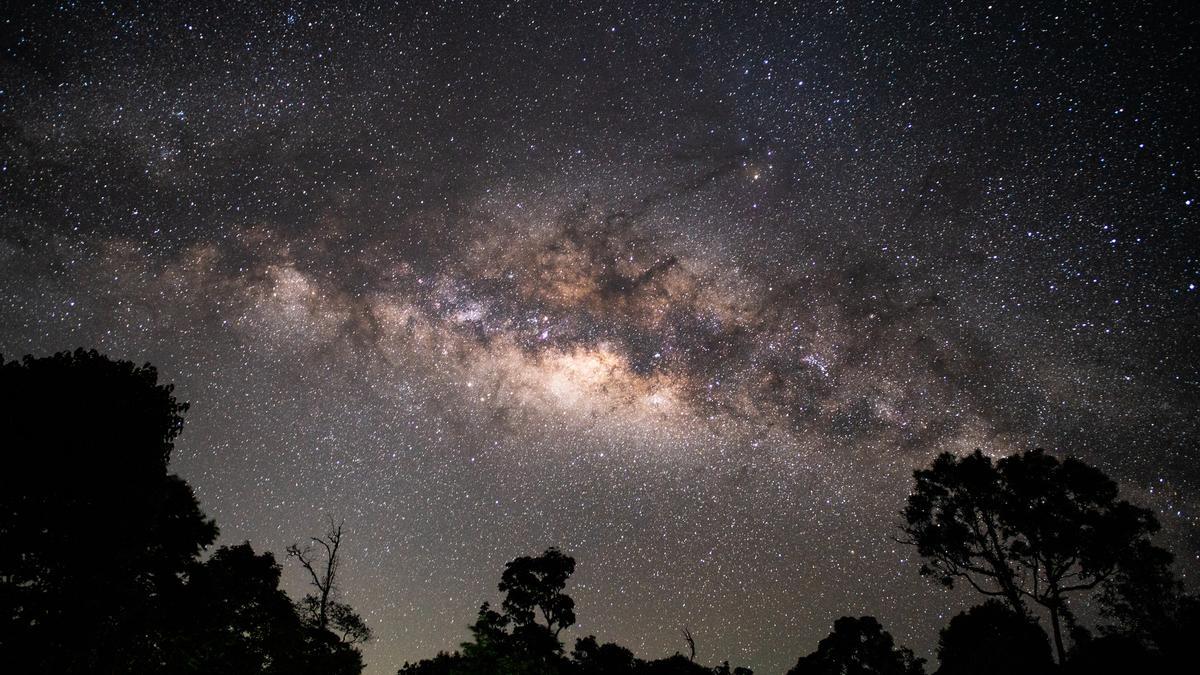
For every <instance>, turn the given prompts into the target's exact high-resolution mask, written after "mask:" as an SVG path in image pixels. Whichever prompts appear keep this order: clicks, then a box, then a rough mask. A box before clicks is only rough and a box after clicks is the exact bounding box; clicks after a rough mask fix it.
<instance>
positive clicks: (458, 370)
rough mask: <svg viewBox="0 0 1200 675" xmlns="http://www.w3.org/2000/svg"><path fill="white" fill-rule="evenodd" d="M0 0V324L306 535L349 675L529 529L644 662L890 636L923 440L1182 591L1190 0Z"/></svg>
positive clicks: (3, 331) (896, 624)
mask: <svg viewBox="0 0 1200 675" xmlns="http://www.w3.org/2000/svg"><path fill="white" fill-rule="evenodd" d="M34 4H35V6H34V7H32V8H25V9H21V10H18V11H17V12H16V13H14V14H12V15H11V16H10V17H8V18H6V19H5V21H4V23H3V25H2V26H0V35H2V36H3V37H2V42H0V44H2V46H3V52H2V61H0V161H2V162H3V164H2V166H0V194H2V195H3V197H2V201H0V234H2V236H0V265H2V270H3V272H2V276H0V280H2V281H0V300H2V303H0V351H2V352H3V354H4V355H5V356H6V357H13V356H18V355H20V354H23V353H35V354H46V353H50V352H53V351H57V350H62V349H68V348H74V347H76V346H86V347H93V346H94V347H96V348H98V349H101V350H102V351H104V352H106V353H108V354H110V355H112V356H114V357H120V358H126V359H131V360H134V361H138V362H143V361H150V362H152V363H154V364H155V365H157V366H158V367H159V368H160V370H161V372H162V373H163V376H164V377H165V379H166V380H168V381H173V382H175V383H176V384H177V386H178V393H179V395H180V397H181V398H183V399H185V400H188V401H190V402H191V403H192V408H191V410H190V412H189V414H188V421H187V426H186V429H185V432H184V435H183V438H182V439H181V442H180V443H179V445H178V446H177V448H176V453H175V457H174V461H173V467H174V469H175V470H176V471H177V472H179V473H180V474H181V475H182V476H183V477H185V478H186V479H187V480H188V481H189V482H191V483H192V484H193V485H194V486H195V487H196V490H197V493H198V495H199V496H200V498H201V499H202V501H203V505H204V508H205V509H206V511H207V512H208V513H209V514H210V515H212V516H213V517H215V518H216V519H217V521H218V523H219V524H220V525H221V527H222V541H225V542H237V541H241V540H243V539H249V540H250V541H251V542H252V543H253V544H254V545H255V546H256V547H258V548H260V549H267V550H274V551H275V552H276V553H279V552H281V551H282V550H283V549H284V547H285V546H286V545H287V544H288V543H290V542H292V541H295V540H298V539H302V538H303V537H305V536H307V535H309V534H313V533H316V532H318V531H319V530H320V528H321V527H322V523H323V522H324V519H325V517H326V516H334V517H339V518H345V519H346V523H347V529H348V532H349V534H348V542H349V543H348V546H349V547H350V548H349V550H348V553H347V555H348V558H347V560H346V565H345V571H344V589H343V594H344V598H345V599H346V600H347V601H348V602H350V603H351V604H352V605H354V606H355V607H356V608H358V609H360V610H361V611H362V613H363V614H364V616H365V617H366V618H367V619H368V621H369V622H370V623H371V624H372V627H373V628H374V630H375V634H376V635H377V636H378V639H377V641H376V642H375V643H374V644H372V645H370V646H369V647H368V648H367V650H366V652H365V653H366V657H367V660H368V663H369V664H370V665H369V668H368V672H370V673H373V674H379V673H387V672H392V671H394V669H395V668H396V667H397V666H398V665H399V664H400V663H401V662H402V661H404V660H406V659H407V660H413V659H416V658H419V657H424V656H429V655H431V654H432V653H434V652H436V651H437V650H439V649H446V648H452V647H454V646H455V645H456V644H457V643H458V642H459V641H461V640H462V639H464V638H465V637H466V631H465V625H466V623H467V622H469V621H470V620H471V618H472V617H473V614H474V610H475V608H476V607H477V606H478V604H479V603H480V602H482V601H483V600H487V599H492V597H493V594H494V584H495V582H496V580H497V578H498V574H499V570H500V568H501V567H502V565H503V563H504V562H505V561H506V560H508V559H511V558H513V557H515V556H517V555H521V554H528V553H533V552H536V551H539V550H541V549H543V548H545V547H547V546H551V545H557V546H560V547H562V548H563V549H565V550H567V551H568V552H570V553H571V554H573V555H574V556H575V557H576V558H577V560H578V562H579V571H578V573H577V574H576V576H575V578H574V579H573V581H572V587H571V588H572V594H573V595H574V596H575V597H576V601H577V603H578V608H577V610H578V615H579V617H580V623H581V625H580V626H578V627H577V628H576V629H574V630H573V633H574V634H576V635H586V634H589V633H594V634H596V635H597V636H599V637H600V638H601V639H603V640H613V641H617V642H620V643H622V644H626V645H628V646H630V647H632V648H633V649H634V650H635V651H636V652H638V653H639V655H644V656H656V655H664V654H669V653H672V652H673V651H675V650H678V649H683V644H682V642H681V638H680V626H682V625H685V624H686V625H687V626H688V627H689V628H690V629H691V631H692V633H693V634H694V635H695V636H696V640H697V643H698V649H699V656H700V657H701V658H703V659H704V660H706V661H716V660H721V659H725V658H728V659H730V660H731V661H734V662H737V663H743V664H746V665H749V666H752V667H754V668H755V669H756V670H759V672H768V673H769V672H778V671H781V670H783V669H785V668H786V667H787V666H790V665H791V664H792V663H793V662H794V659H795V658H796V657H797V656H798V655H799V654H801V653H805V652H807V651H809V650H811V648H812V646H813V645H814V644H815V642H816V640H817V639H819V638H820V637H821V636H823V635H824V634H825V633H826V632H827V631H828V629H829V626H830V625H831V623H832V621H833V619H834V618H836V617H838V616H840V615H842V614H855V615H858V614H873V615H875V616H878V617H880V618H881V620H882V621H883V623H884V625H885V626H886V627H887V628H889V629H890V630H891V631H892V632H893V633H895V634H896V635H897V637H898V639H900V640H901V641H903V642H906V643H909V644H912V645H913V646H914V647H916V648H917V649H918V651H919V652H923V653H925V654H926V655H928V654H929V653H930V650H931V648H932V645H933V644H934V640H935V638H936V630H937V628H938V627H940V626H941V625H943V624H944V622H945V620H946V619H947V618H948V617H949V616H950V615H951V614H952V613H953V612H954V611H957V609H958V608H960V607H962V606H964V604H965V603H967V602H969V601H970V600H971V598H970V597H968V596H966V595H963V594H955V593H948V592H944V591H942V590H939V589H937V588H934V587H933V586H932V585H930V584H928V583H927V582H925V581H923V580H922V579H920V578H919V575H918V574H917V561H916V560H915V559H914V558H913V555H914V554H913V552H912V551H911V550H908V549H906V548H905V547H904V546H901V545H899V544H897V543H895V541H894V539H893V537H894V535H895V534H896V530H895V524H896V520H897V514H898V512H899V510H900V508H901V505H902V502H903V498H904V496H905V494H906V493H907V490H908V488H909V479H910V476H911V471H912V469H913V468H914V467H917V466H920V465H922V464H923V463H926V462H928V461H929V460H930V458H931V457H932V456H933V455H934V454H936V453H937V452H940V451H950V452H955V453H964V452H968V451H970V450H972V449H974V448H977V447H978V448H983V449H984V450H985V451H986V452H988V453H990V454H993V455H1001V454H1006V453H1009V452H1013V451H1015V450H1018V449H1024V448H1029V447H1034V446H1041V447H1046V448H1048V449H1051V450H1053V451H1056V452H1060V453H1064V454H1074V455H1077V456H1081V457H1083V458H1085V459H1086V460H1088V461H1090V462H1093V463H1095V464H1097V465H1098V466H1100V467H1101V468H1103V469H1104V470H1106V471H1108V472H1109V473H1111V474H1112V475H1114V476H1115V477H1117V478H1118V479H1119V480H1120V481H1121V484H1122V488H1123V490H1125V492H1126V493H1127V494H1128V495H1129V496H1130V497H1131V498H1134V499H1135V500H1138V501H1141V502H1142V503H1145V504H1147V505H1150V506H1153V507H1154V508H1155V509H1156V510H1157V511H1158V512H1159V514H1160V516H1161V518H1162V520H1163V522H1164V525H1165V528H1166V532H1165V539H1164V540H1165V541H1166V542H1168V543H1169V544H1170V545H1172V547H1173V548H1174V549H1175V551H1176V553H1177V554H1178V555H1179V557H1180V558H1181V561H1180V562H1181V567H1180V571H1181V572H1183V573H1185V574H1187V575H1189V576H1190V575H1192V574H1194V573H1195V572H1196V570H1197V565H1198V560H1200V559H1198V557H1197V553H1196V551H1197V542H1200V536H1197V535H1200V530H1198V529H1197V525H1198V524H1200V523H1198V522H1197V519H1196V515H1195V514H1196V509H1197V508H1200V503H1198V502H1200V500H1198V499H1197V490H1198V488H1200V471H1198V470H1197V468H1196V459H1197V441H1198V439H1200V429H1198V424H1197V421H1196V419H1197V415H1196V413H1197V410H1196V408H1197V406H1196V402H1197V398H1198V396H1197V386H1198V383H1200V373H1197V360H1196V356H1195V355H1196V353H1197V349H1198V348H1200V341H1198V340H1197V337H1196V335H1197V316H1198V315H1200V314H1198V309H1200V308H1198V303H1197V293H1196V290H1195V284H1196V283H1200V262H1198V254H1200V252H1198V248H1200V247H1197V245H1196V243H1195V242H1196V235H1195V232H1196V228H1197V226H1198V225H1200V223H1198V222H1197V218H1196V208H1197V207H1196V206H1195V204H1194V199H1195V195H1196V183H1197V175H1198V174H1197V166H1196V161H1195V157H1196V150H1197V148H1196V133H1195V131H1196V127H1195V120H1194V114H1195V113H1194V111H1195V109H1196V107H1195V104H1196V98H1195V91H1194V89H1195V73H1196V72H1200V63H1198V58H1197V49H1196V45H1195V40H1194V36H1195V35H1196V34H1197V33H1196V30H1197V25H1196V22H1195V20H1194V19H1190V18H1187V17H1188V16H1189V15H1188V14H1187V13H1186V12H1185V11H1184V10H1183V5H1180V7H1179V8H1178V10H1176V9H1175V8H1174V7H1173V5H1170V4H1169V3H1155V6H1154V7H1153V8H1149V7H1145V8H1130V7H1121V6H1120V5H1119V4H1118V5H1115V6H1107V5H1104V4H1086V3H1070V5H1069V6H1064V7H1057V8H1055V7H1051V6H1050V4H1045V5H1044V6H1043V5H1042V4H1041V3H1039V5H1038V6H1037V7H1025V8H1021V9H1016V8H1007V7H1001V6H1000V5H1001V3H996V4H995V5H993V6H986V5H983V4H980V5H975V6H972V5H969V4H968V5H955V6H954V7H953V8H934V7H920V8H918V7H908V8H905V7H901V6H891V7H880V6H878V5H877V4H876V3H857V2H847V3H828V2H815V3H809V4H807V5H806V6H805V8H804V9H798V10H797V9H784V8H781V7H777V6H769V5H758V4H752V3H744V4H743V3H739V4H736V5H731V6H726V7H709V6H706V5H704V4H695V5H687V4H684V5H672V6H663V7H655V8H651V7H649V6H648V5H646V4H643V3H628V4H626V5H623V6H622V5H614V6H611V7H602V8H597V7H592V6H591V5H590V4H587V5H583V6H574V5H573V4H571V5H570V6H565V5H564V6H555V7H551V8H546V9H539V8H536V7H517V6H514V7H509V8H504V9H495V8H488V9H479V8H473V7H471V6H470V4H471V3H467V4H466V5H465V6H463V5H459V4H457V3H447V4H445V5H443V4H432V5H429V6H425V5H407V4H405V5H401V6H385V5H382V4H380V5H376V4H372V5H362V6H359V7H358V8H356V9H354V10H349V9H344V8H339V9H334V8H331V7H321V6H319V5H313V4H312V3H305V2H293V3H272V2H268V3H252V4H253V7H247V6H242V4H241V3H216V4H214V5H213V6H211V7H210V8H208V9H178V10H171V9H165V8H159V9H154V10H151V9H148V8H144V9H136V8H130V7H125V6H124V5H122V6H121V7H115V6H113V7H99V6H91V5H90V4H89V3H82V6H74V5H69V6H62V7H57V6H50V5H47V6H44V7H43V6H40V5H39V4H38V3H34ZM784 4H787V3H784ZM295 572H296V570H291V572H290V578H289V580H288V583H289V584H291V586H290V588H291V589H292V590H298V589H299V588H300V584H301V582H302V579H301V578H300V577H299V575H298V574H296V573H295ZM568 639H573V636H571V637H568Z"/></svg>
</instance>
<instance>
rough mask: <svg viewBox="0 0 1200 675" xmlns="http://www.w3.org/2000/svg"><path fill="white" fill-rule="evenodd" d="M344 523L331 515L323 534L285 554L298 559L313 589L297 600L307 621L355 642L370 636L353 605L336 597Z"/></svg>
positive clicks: (315, 627)
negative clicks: (313, 590) (334, 520)
mask: <svg viewBox="0 0 1200 675" xmlns="http://www.w3.org/2000/svg"><path fill="white" fill-rule="evenodd" d="M344 525H345V523H344V522H340V523H337V524H335V523H334V522H333V519H332V518H330V520H329V528H328V529H327V530H326V531H325V536H324V537H310V540H311V542H312V543H311V544H310V545H309V546H306V547H304V548H300V546H299V545H298V544H292V545H290V546H288V547H287V554H288V557H289V558H295V559H296V560H298V561H299V562H300V566H301V567H302V568H304V571H305V572H307V573H308V576H309V583H310V584H311V585H312V587H313V588H314V589H316V592H315V593H309V594H307V595H305V596H304V598H303V599H302V600H301V601H300V609H301V615H302V616H303V617H304V618H305V620H306V622H307V623H308V624H309V625H310V626H312V627H313V628H314V629H316V630H318V631H331V632H332V633H334V634H335V635H337V636H338V638H339V639H340V640H341V641H342V642H344V643H346V644H351V645H355V644H361V643H364V642H367V641H369V640H370V639H371V628H370V627H369V626H367V624H366V622H365V621H363V619H362V617H361V616H359V615H358V614H357V613H356V612H355V611H354V609H353V608H352V607H350V606H349V605H347V604H345V603H342V602H338V601H337V599H336V598H335V593H336V591H337V572H338V565H339V564H340V562H341V559H340V558H339V557H338V554H339V552H340V549H341V546H342V536H343V533H342V529H343V526H344Z"/></svg>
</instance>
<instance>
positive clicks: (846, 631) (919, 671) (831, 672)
mask: <svg viewBox="0 0 1200 675" xmlns="http://www.w3.org/2000/svg"><path fill="white" fill-rule="evenodd" d="M924 663H925V661H924V660H923V659H919V658H917V657H915V656H913V653H912V651H910V650H909V649H907V648H905V647H897V646H896V644H895V641H894V640H893V639H892V635H891V634H890V633H888V632H887V631H886V630H884V629H883V626H881V625H880V624H879V621H878V620H876V619H875V617H871V616H864V617H859V618H857V619H856V618H854V617H849V616H844V617H842V618H840V619H838V620H837V621H835V622H834V623H833V632H832V633H830V634H829V636H828V637H826V638H825V639H823V640H821V642H820V643H819V644H818V645H817V650H816V651H814V652H813V653H811V654H809V655H808V656H802V657H800V660H799V661H798V662H797V663H796V665H795V667H793V668H792V669H791V670H789V671H788V675H925V667H924Z"/></svg>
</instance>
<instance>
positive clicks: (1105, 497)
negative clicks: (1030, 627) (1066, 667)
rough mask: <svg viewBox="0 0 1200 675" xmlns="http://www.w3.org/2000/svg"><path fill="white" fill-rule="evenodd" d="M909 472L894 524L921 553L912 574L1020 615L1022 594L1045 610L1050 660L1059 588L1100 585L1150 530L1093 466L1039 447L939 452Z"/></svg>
mask: <svg viewBox="0 0 1200 675" xmlns="http://www.w3.org/2000/svg"><path fill="white" fill-rule="evenodd" d="M914 476H915V478H916V487H915V489H914V491H913V493H912V494H911V495H910V496H909V497H908V504H907V506H906V508H905V510H904V520H905V522H904V524H903V525H902V529H903V531H904V533H905V534H906V535H907V539H905V541H906V542H907V543H910V544H913V545H915V546H916V547H917V550H918V552H919V553H920V554H921V555H922V556H923V557H924V558H925V563H924V564H923V565H922V567H921V573H922V574H924V575H928V576H932V577H934V578H936V579H937V580H939V581H940V582H941V583H943V584H945V585H947V586H953V585H954V584H955V583H956V582H957V581H966V582H967V583H968V584H970V585H971V586H972V587H973V588H974V589H975V590H977V591H979V592H980V593H982V594H984V595H988V596H996V597H1001V598H1004V599H1005V600H1006V601H1007V602H1008V604H1009V605H1010V606H1011V607H1012V608H1013V610H1015V611H1017V612H1018V613H1021V614H1027V613H1028V608H1027V606H1026V600H1030V601H1032V602H1034V603H1036V604H1038V605H1041V606H1042V607H1044V608H1046V610H1047V611H1048V612H1049V614H1050V620H1051V627H1052V628H1053V637H1054V645H1055V650H1056V652H1057V654H1058V660H1059V663H1062V662H1064V661H1065V658H1066V650H1065V646H1064V643H1063V631H1062V622H1063V621H1064V620H1067V621H1070V620H1071V619H1072V617H1071V614H1070V608H1069V607H1068V605H1067V598H1068V596H1069V595H1070V594H1072V593H1075V592H1080V591H1090V590H1093V589H1095V588H1097V587H1098V586H1100V585H1101V584H1102V583H1103V582H1104V581H1105V580H1107V579H1109V578H1110V577H1112V576H1113V575H1114V574H1115V573H1116V572H1117V570H1118V569H1119V567H1120V565H1121V563H1122V561H1126V560H1129V559H1130V558H1131V556H1132V554H1133V552H1134V551H1136V550H1143V551H1144V550H1147V549H1146V547H1152V544H1150V542H1149V536H1150V535H1151V534H1153V533H1154V532H1155V531H1157V529H1158V523H1157V521H1156V520H1155V518H1154V515H1153V514H1152V513H1151V512H1149V511H1147V510H1145V509H1141V508H1138V507H1135V506H1132V505H1131V504H1129V503H1128V502H1126V501H1123V500H1118V498H1117V497H1118V491H1117V486H1116V483H1114V482H1113V481H1112V480H1111V479H1109V478H1108V477H1107V476H1105V475H1104V474H1103V473H1102V472H1100V471H1099V470H1097V469H1095V468H1093V467H1091V466H1088V465H1086V464H1084V463H1083V462H1080V461H1079V460H1076V459H1070V458H1068V459H1066V460H1063V461H1061V462H1060V461H1059V460H1057V459H1055V458H1054V457H1052V456H1050V455H1048V454H1046V453H1045V452H1044V451H1042V450H1040V449H1039V450H1033V451H1029V452H1024V453H1019V454H1015V455H1012V456H1010V457H1006V458H1003V459H1001V460H999V461H998V462H995V463H993V462H992V460H991V459H989V458H987V457H985V456H984V455H983V453H981V452H980V451H978V450H976V451H975V452H974V453H973V454H971V455H968V456H967V457H964V458H961V459H959V458H957V457H955V456H954V455H951V454H949V453H943V454H942V455H939V456H938V457H937V458H936V459H935V460H934V462H933V464H932V466H930V468H928V469H922V470H918V471H916V472H915V473H914Z"/></svg>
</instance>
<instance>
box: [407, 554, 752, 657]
mask: <svg viewBox="0 0 1200 675" xmlns="http://www.w3.org/2000/svg"><path fill="white" fill-rule="evenodd" d="M574 572H575V559H574V558H572V557H570V556H568V555H566V554H564V553H563V552H561V551H559V550H558V549H556V548H550V549H548V550H546V551H545V552H544V553H542V554H541V555H538V556H521V557H519V558H516V559H514V560H512V561H511V562H509V563H508V564H506V565H505V566H504V572H503V574H502V575H501V577H500V584H499V585H498V587H497V588H498V589H499V591H500V592H501V593H504V600H503V601H502V602H501V605H500V606H501V611H499V612H498V611H496V610H494V609H492V606H491V604H490V603H487V602H485V603H483V605H482V606H481V607H480V608H479V614H478V616H477V617H476V619H475V623H474V624H472V625H471V626H470V632H471V640H469V641H468V642H464V643H463V644H462V645H461V650H460V651H457V652H454V653H447V652H442V653H440V654H438V655H437V656H435V657H434V658H432V659H424V660H422V661H419V662H417V663H405V664H404V665H403V666H402V667H401V668H400V670H399V675H485V674H486V675H495V674H499V673H503V674H505V675H517V674H525V673H528V674H530V675H532V674H534V673H551V674H553V673H559V674H563V675H567V674H570V675H599V674H601V673H604V674H612V675H622V674H627V675H753V674H752V671H750V670H749V669H747V668H736V669H731V668H730V666H729V664H728V663H724V664H722V665H720V666H717V667H716V668H708V667H705V666H702V665H700V664H698V663H695V662H694V661H693V660H692V659H690V658H688V657H685V656H683V655H681V654H675V655H673V656H670V657H668V658H665V659H657V660H654V661H643V660H642V659H639V658H636V657H635V656H634V655H633V652H631V651H630V650H628V649H626V648H625V647H622V646H620V645H616V644H613V643H604V644H601V643H599V642H598V641H597V640H596V637H595V636H592V635H589V636H587V637H583V638H579V639H578V640H576V641H575V648H574V649H572V650H571V653H570V655H569V656H567V655H565V654H564V650H563V645H562V643H561V642H560V641H559V639H558V636H559V633H561V632H562V630H563V629H564V628H568V627H570V626H571V625H572V624H574V623H575V601H574V600H573V599H571V597H570V596H569V595H567V594H566V592H565V589H566V585H567V581H568V579H569V578H570V576H571V574H573V573H574ZM689 635H690V634H689Z"/></svg>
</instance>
